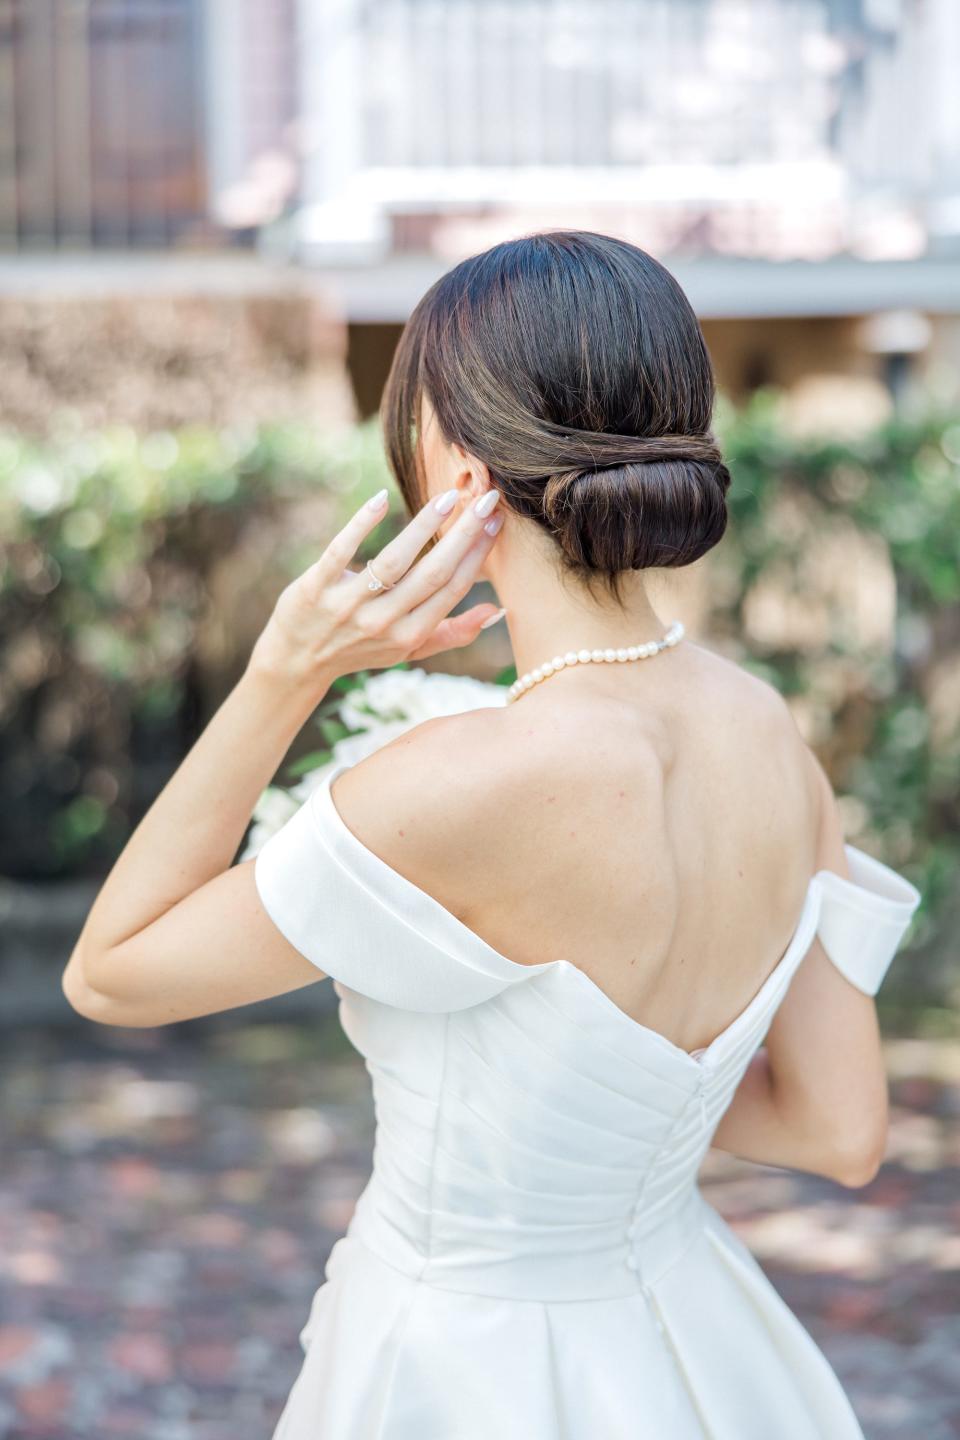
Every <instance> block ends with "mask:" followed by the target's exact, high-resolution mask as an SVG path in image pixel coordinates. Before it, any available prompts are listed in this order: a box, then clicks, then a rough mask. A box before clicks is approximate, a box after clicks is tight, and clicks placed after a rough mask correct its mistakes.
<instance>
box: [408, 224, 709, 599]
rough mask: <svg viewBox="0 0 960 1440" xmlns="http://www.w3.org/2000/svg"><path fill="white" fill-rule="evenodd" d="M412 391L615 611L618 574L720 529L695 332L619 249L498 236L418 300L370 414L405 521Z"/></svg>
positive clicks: (665, 558)
mask: <svg viewBox="0 0 960 1440" xmlns="http://www.w3.org/2000/svg"><path fill="white" fill-rule="evenodd" d="M424 392H426V394H427V396H428V398H429V401H430V404H431V405H432V406H433V409H434V411H435V412H436V415H437V420H438V423H439V426H440V430H441V433H442V434H443V436H444V438H445V440H446V441H447V442H449V443H453V442H458V443H459V444H461V445H462V446H463V447H464V448H465V449H466V450H468V451H469V452H470V453H471V454H473V455H475V456H476V457H477V458H478V459H480V460H482V461H484V463H485V464H486V465H487V467H488V469H489V471H490V478H491V481H492V483H493V484H494V485H495V486H496V487H497V489H498V490H499V491H500V492H501V501H500V505H501V509H506V510H509V511H512V512H513V513H514V514H517V515H523V516H527V517H528V518H529V519H531V520H535V521H536V523H537V524H538V525H540V526H542V527H543V529H544V530H545V531H547V533H548V534H549V535H551V536H552V537H553V539H554V540H555V541H556V544H557V546H558V548H559V552H560V558H561V563H562V565H563V568H564V569H565V570H566V571H567V572H569V573H571V574H574V575H576V576H577V578H578V579H580V580H581V581H583V582H584V583H585V584H586V585H587V587H588V588H591V587H592V584H593V582H594V581H596V580H599V581H601V583H603V584H605V586H606V587H607V590H608V592H609V593H610V594H611V595H612V596H613V597H614V598H615V599H616V600H617V601H618V602H621V603H622V597H621V592H620V585H619V579H620V576H621V575H622V572H624V571H626V570H646V569H651V568H654V567H659V566H680V565H689V564H691V563H692V562H693V561H694V560H697V559H699V557H700V556H701V555H703V554H705V553H706V551H708V550H709V549H710V548H711V547H712V546H714V545H716V543H717V541H718V540H719V539H720V538H721V536H722V535H723V533H724V530H725V528H726V523H727V507H726V493H727V490H728V488H729V485H730V475H729V472H728V470H727V468H726V466H725V465H724V463H723V460H722V458H721V455H720V451H719V449H718V448H717V445H716V443H715V441H714V438H713V436H712V434H711V433H710V424H711V418H712V413H713V404H714V397H715V393H716V385H715V380H714V375H713V369H712V366H711V363H710V356H709V353H708V351H707V347H706V343H705V341H704V338H703V332H702V330H701V329H700V325H699V322H698V320H697V317H696V315H695V314H694V312H693V310H692V308H691V306H690V303H689V301H688V300H687V297H686V296H685V295H684V293H683V291H682V290H681V288H680V286H679V284H678V283H677V281H676V280H675V279H674V278H673V276H672V275H671V274H670V273H669V271H668V270H666V269H664V267H663V266H662V265H660V264H659V263H658V262H657V261H656V260H654V259H653V258H652V257H651V256H650V255H648V254H646V253H645V251H643V250H640V249H638V248H637V247H636V246H635V245H630V244H628V243H627V242H626V241H625V240H616V239H614V238H612V237H611V236H608V235H599V234H595V233H593V232H592V231H585V230H555V231H548V232H545V233H542V234H534V235H527V236H523V237H521V238H520V239H517V240H508V241H506V242H504V243H503V244H501V245H495V246H493V247H492V248H491V249H489V250H486V251H484V252H483V253H482V254H480V255H474V256H471V257H470V258H469V259H467V260H464V261H462V262H461V263H460V264H459V265H457V266H455V267H454V268H453V269H452V270H450V271H448V272H447V274H445V275H443V276H441V278H440V279H439V280H438V281H437V282H436V283H435V284H434V285H432V286H431V288H430V289H429V290H428V291H427V293H426V294H425V295H424V296H423V298H422V300H421V301H420V302H419V304H418V305H417V307H416V309H415V310H414V311H413V314H412V315H411V317H410V319H409V321H408V322H407V325H406V326H405V327H404V330H403V334H402V335H401V338H400V342H399V344H398V346H397V350H396V353H395V355H394V357H393V362H392V365H391V367H390V373H389V376H388V378H387V384H386V388H385V391H384V396H383V403H382V407H381V415H382V420H383V428H384V437H385V443H386V449H387V456H388V459H389V461H390V465H391V467H392V469H393V472H394V474H395V476H396V478H397V483H398V484H399V486H400V490H401V493H402V495H403V498H404V500H405V501H406V503H407V506H408V507H409V509H410V510H411V512H414V513H415V512H416V511H417V510H418V509H420V508H421V506H422V505H423V504H425V502H426V499H427V491H426V485H425V477H424V473H423V460H422V453H421V449H420V440H419V430H420V416H421V408H420V407H421V399H422V396H423V394H424ZM434 543H436V542H435V541H434Z"/></svg>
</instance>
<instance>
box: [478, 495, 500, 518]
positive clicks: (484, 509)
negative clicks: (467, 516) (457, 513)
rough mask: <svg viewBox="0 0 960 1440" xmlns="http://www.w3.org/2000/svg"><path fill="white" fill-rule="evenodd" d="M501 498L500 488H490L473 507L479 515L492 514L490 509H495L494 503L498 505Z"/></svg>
mask: <svg viewBox="0 0 960 1440" xmlns="http://www.w3.org/2000/svg"><path fill="white" fill-rule="evenodd" d="M499 499H500V491H499V490H488V491H487V493H486V495H481V496H480V499H479V500H478V501H477V503H476V505H474V507H473V508H474V510H475V511H476V513H477V514H478V515H480V516H482V517H486V516H487V515H489V514H490V511H491V510H492V509H493V507H494V505H496V503H497V501H498V500H499Z"/></svg>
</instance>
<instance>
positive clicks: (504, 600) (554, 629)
mask: <svg viewBox="0 0 960 1440" xmlns="http://www.w3.org/2000/svg"><path fill="white" fill-rule="evenodd" d="M492 558H493V557H491V559H492ZM494 569H497V571H498V573H496V574H494V573H491V574H490V581H491V583H492V584H493V586H494V588H495V590H496V592H497V598H498V600H499V603H500V604H501V605H502V606H504V608H505V609H506V612H507V613H506V615H505V617H504V623H505V624H506V626H507V630H508V631H509V634H510V643H511V646H512V648H513V657H514V662H515V664H516V668H517V674H518V675H523V674H525V673H526V671H528V670H532V669H534V668H535V667H536V666H538V665H543V664H544V663H545V662H546V661H547V660H552V659H553V658H554V656H555V655H564V654H566V653H567V651H568V650H584V649H586V650H596V649H600V650H606V649H614V650H616V649H619V648H620V647H621V646H627V645H639V644H642V643H643V642H644V641H647V640H659V639H660V638H661V636H662V635H664V634H665V633H666V631H667V628H668V626H669V624H670V620H671V619H672V618H673V617H672V616H671V617H670V619H668V620H667V621H664V620H662V619H661V618H660V616H659V615H658V614H657V612H656V610H655V609H654V608H653V606H652V605H651V603H650V600H649V598H648V596H647V592H646V587H645V584H644V579H643V576H642V574H640V573H639V572H637V573H634V574H630V575H624V576H623V582H624V583H623V587H622V593H623V596H624V604H623V606H622V608H621V607H620V606H619V605H617V604H616V602H615V601H614V600H613V599H612V598H606V597H604V596H603V594H602V591H601V590H600V587H599V585H598V586H597V588H596V595H595V596H591V595H589V594H588V593H587V592H586V590H585V589H584V588H583V587H582V586H581V585H579V584H577V582H576V581H575V580H573V579H572V578H571V579H565V580H560V579H559V578H558V576H557V573H556V570H555V569H554V568H553V567H552V566H551V565H549V564H547V563H533V562H529V563H526V564H522V565H521V564H519V563H514V564H509V565H507V564H504V565H501V566H497V567H495V566H494V565H492V564H491V565H490V571H491V572H493V571H494Z"/></svg>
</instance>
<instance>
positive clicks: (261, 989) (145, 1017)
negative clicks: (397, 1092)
mask: <svg viewBox="0 0 960 1440" xmlns="http://www.w3.org/2000/svg"><path fill="white" fill-rule="evenodd" d="M471 498H472V497H471ZM444 514H449V509H448V510H447V511H446V512H438V511H437V510H436V508H435V507H434V505H433V504H432V503H428V504H427V505H426V506H424V507H423V509H422V510H421V511H419V512H418V514H417V515H415V516H414V518H413V520H412V521H411V522H410V523H409V524H408V525H407V526H406V528H405V529H404V530H403V531H401V533H400V534H399V535H397V536H396V537H395V538H394V539H393V540H391V541H390V542H389V543H388V544H387V545H386V546H385V547H384V549H383V550H382V551H381V552H380V554H379V555H378V556H377V559H376V562H375V566H376V573H377V575H378V576H379V578H380V579H382V580H383V581H384V582H385V584H386V586H387V587H388V588H386V589H385V590H383V591H382V592H379V593H377V594H376V595H375V596H371V592H370V590H369V588H368V585H367V577H366V574H365V573H364V572H359V573H358V572H354V571H352V570H349V569H348V568H347V566H348V564H349V562H350V560H352V558H353V557H354V555H355V553H356V550H357V549H358V547H359V545H360V543H361V541H362V540H363V539H364V537H365V536H366V535H367V534H368V533H369V532H370V531H371V530H372V529H373V527H374V526H375V525H376V524H377V523H378V521H379V520H380V519H382V516H383V508H382V506H381V508H380V509H376V508H371V506H370V505H369V504H367V505H364V506H362V507H361V509H360V510H359V511H358V512H357V513H356V514H355V515H354V516H353V517H352V519H351V520H350V521H348V523H347V525H346V526H344V528H343V529H342V530H341V531H340V532H339V533H338V534H337V535H336V536H334V538H333V540H331V542H330V544H329V545H328V546H327V548H326V550H325V551H324V552H323V555H322V556H321V557H320V559H319V560H318V561H317V562H316V564H315V565H313V566H311V567H310V569H309V570H307V571H305V572H304V574H303V575H301V576H300V577H299V578H298V579H297V580H295V581H292V582H291V584H290V585H288V586H287V588H286V589H285V590H284V591H283V593H282V595H281V596H280V598H279V600H278V601H277V605H276V608H275V610H274V613H273V615H272V617H271V619H270V621H269V623H268V625H267V627H266V629H265V630H264V632H263V634H262V635H261V636H260V639H259V640H258V641H257V644H256V646H255V647H254V651H253V654H252V656H251V659H250V663H249V664H248V666H247V669H246V671H245V672H244V674H243V676H242V678H241V679H240V680H239V681H238V683H237V685H236V686H235V687H234V689H233V690H232V691H231V693H230V694H229V695H228V696H227V698H226V700H225V701H224V702H223V704H222V705H221V706H220V708H219V709H218V710H217V712H216V713H215V715H214V716H213V718H212V720H211V721H210V723H209V725H208V726H207V728H206V729H205V730H204V732H203V734H202V735H201V736H200V738H199V739H198V740H197V742H196V744H195V745H194V746H193V748H192V749H191V750H190V752H189V754H188V755H187V756H186V758H185V759H184V761H183V762H182V764H181V765H180V767H179V768H178V770H177V771H176V772H175V774H174V775H173V776H172V778H171V779H170V780H169V781H168V782H167V784H166V786H165V787H164V789H163V790H162V791H161V793H160V794H159V795H158V797H157V798H156V799H155V800H154V802H153V804H152V805H151V807H150V809H149V810H148V811H147V813H146V815H145V816H144V817H143V819H142V820H141V821H140V823H139V825H138V826H137V828H136V830H135V831H134V833H133V835H132V836H131V837H130V839H129V840H128V842H127V844H126V846H125V848H124V850H123V852H122V853H121V855H120V856H119V858H118V859H117V861H116V863H115V864H114V866H113V869H112V870H111V872H110V874H109V876H108V877H107V880H106V881H105V883H104V885H103V887H102V888H101V890H100V892H99V894H98V895H97V898H96V901H95V902H94V905H93V907H92V909H91V911H90V913H89V915H88V917H87V920H86V923H85V924H84V926H83V929H82V931H81V934H80V937H79V939H78V941H77V943H76V946H75V948H74V951H73V954H72V955H71V957H70V960H69V963H68V965H67V967H66V970H65V971H64V975H63V980H62V986H63V991H64V994H65V995H66V997H67V999H68V1000H69V1001H70V1003H71V1005H72V1006H73V1007H74V1009H76V1010H78V1011H79V1012H80V1013H81V1014H83V1015H86V1016H87V1017H88V1018H89V1019H92V1020H96V1021H99V1022H101V1023H103V1024H108V1025H125V1026H152V1025H165V1024H170V1023H172V1022H173V1021H177V1020H185V1019H191V1018H194V1017H196V1016H199V1015H209V1014H213V1013H216V1012H218V1011H221V1010H229V1009H234V1008H235V1007H236V1006H238V1005H247V1004H250V1003H252V1002H253V1001H256V1000H263V999H267V998H268V997H270V996H272V995H280V994H284V993H286V992H287V991H289V990H295V989H298V988H300V987H302V986H304V985H308V984H311V983H313V982H315V981H317V980H319V979H322V978H323V972H322V971H318V969H317V968H316V966H315V965H313V964H312V963H311V962H310V961H309V960H307V959H305V957H304V956H303V955H301V954H300V953H299V951H297V950H296V949H294V947H293V946H292V945H290V944H289V942H288V941H287V940H286V939H285V938H284V936H283V935H282V934H281V933H280V931H279V930H278V929H277V927H276V926H275V925H274V924H273V922H272V920H271V919H270V918H269V916H268V915H267V914H266V912H265V910H264V909H263V906H262V905H261V903H260V899H259V895H258V893H257V890H256V886H255V884H254V878H253V866H254V863H255V862H254V861H253V860H249V861H245V862H243V863H241V864H239V865H234V864H233V861H234V859H235V856H236V853H237V851H238V849H239V847H240V844H241V841H242V839H243V836H244V833H245V831H246V828H247V825H248V824H249V822H250V816H251V814H252V812H253V809H254V806H255V804H256V802H257V800H258V798H259V796H260V794H261V793H262V791H263V789H264V787H265V786H266V785H268V784H269V783H270V781H271V779H272V778H273V776H274V775H275V774H276V771H277V768H278V767H279V765H280V763H281V761H282V760H283V757H284V755H285V754H286V753H287V750H288V748H289V746H290V744H291V742H292V741H293V740H294V738H295V737H296V735H297V733H298V732H299V730H300V729H301V727H302V726H303V725H304V724H305V723H306V721H307V720H308V719H309V717H310V715H311V714H312V713H313V711H314V710H315V708H316V707H317V705H318V704H319V703H320V701H321V700H322V698H323V696H324V694H325V693H326V692H327V691H328V689H329V687H330V685H331V684H332V682H333V680H334V679H335V678H336V677H337V676H339V675H346V674H351V673H353V672H354V671H356V670H360V669H364V668H367V667H375V666H388V665H392V664H395V663H397V662H398V661H400V660H415V659H421V658H426V657H427V656H429V655H432V654H435V653H437V652H438V651H441V650H445V649H449V648H451V647H452V646H459V645H466V644H469V643H470V642H471V641H473V640H474V639H475V638H476V636H477V633H478V632H479V629H480V626H481V624H482V622H483V621H484V620H485V619H487V618H488V617H489V615H490V614H491V612H494V611H495V609H496V607H495V606H493V605H491V604H489V603H484V604H481V605H476V606H473V607H472V608H471V609H469V610H467V611H464V612H462V613H461V614H459V615H456V616H451V617H449V618H447V612H448V611H449V610H450V609H452V607H453V606H454V605H455V604H456V603H457V602H458V601H459V600H460V599H462V598H463V596H464V595H465V594H466V593H467V592H468V591H469V589H470V587H471V586H472V585H473V583H474V581H475V579H476V576H477V572H478V571H479V569H480V566H481V565H482V564H483V561H484V559H485V558H486V555H487V554H488V553H489V550H490V548H491V546H492V544H493V543H494V536H493V535H491V534H490V532H489V531H487V530H486V528H485V524H484V520H483V518H482V517H478V516H477V515H476V513H475V511H474V510H473V507H472V506H464V509H463V513H462V514H460V515H459V516H457V518H456V523H455V524H454V525H453V526H452V527H451V528H450V529H449V531H448V532H447V533H446V534H444V535H443V537H442V538H441V540H440V541H439V542H438V544H437V545H436V546H435V547H434V548H433V549H432V550H431V551H430V552H429V556H428V557H425V558H424V559H421V560H419V561H417V555H418V554H419V552H420V550H421V549H422V548H423V546H424V544H425V543H426V541H427V540H428V539H429V538H430V536H432V535H433V533H434V532H435V531H436V529H437V528H438V526H440V525H441V523H442V521H443V515H444ZM415 561H416V563H414V562H415ZM394 577H396V578H394Z"/></svg>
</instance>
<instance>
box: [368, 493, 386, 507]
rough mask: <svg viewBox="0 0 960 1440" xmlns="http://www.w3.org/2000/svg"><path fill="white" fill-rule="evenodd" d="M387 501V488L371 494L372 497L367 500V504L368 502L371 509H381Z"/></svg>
mask: <svg viewBox="0 0 960 1440" xmlns="http://www.w3.org/2000/svg"><path fill="white" fill-rule="evenodd" d="M386 503H387V492H386V490H378V491H377V493H376V495H371V496H370V499H369V500H368V501H367V504H368V506H369V507H370V509H371V510H380V509H382V508H383V506H384V505H385V504H386Z"/></svg>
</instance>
